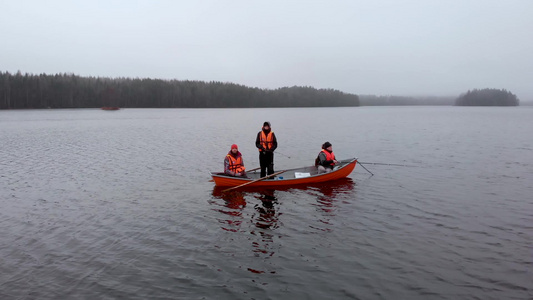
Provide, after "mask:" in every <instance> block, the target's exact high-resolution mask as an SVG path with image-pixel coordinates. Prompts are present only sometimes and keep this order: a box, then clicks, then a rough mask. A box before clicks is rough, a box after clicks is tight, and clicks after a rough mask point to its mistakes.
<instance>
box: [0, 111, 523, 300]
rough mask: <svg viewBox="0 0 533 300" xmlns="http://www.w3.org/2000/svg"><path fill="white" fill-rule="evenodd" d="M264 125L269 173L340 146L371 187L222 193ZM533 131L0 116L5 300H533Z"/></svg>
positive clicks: (369, 119) (453, 120)
mask: <svg viewBox="0 0 533 300" xmlns="http://www.w3.org/2000/svg"><path fill="white" fill-rule="evenodd" d="M264 121H270V122H271V123H272V127H273V130H274V132H275V133H276V136H277V138H278V142H279V148H278V151H277V154H276V156H275V169H276V170H281V169H285V168H293V167H299V166H304V165H311V164H312V163H313V162H314V159H315V157H316V155H317V153H318V152H319V151H320V145H321V144H322V143H324V142H325V141H330V142H331V143H332V144H333V149H334V151H335V153H336V155H337V157H338V158H342V159H345V158H350V157H358V158H359V160H360V161H361V162H363V165H364V166H365V167H366V168H367V169H368V170H369V171H371V172H372V173H374V176H370V174H369V173H368V172H367V171H365V170H364V169H363V168H361V166H357V167H356V168H355V170H354V172H353V173H352V174H351V175H350V177H349V178H347V179H346V180H341V181H338V182H334V183H331V184H327V185H315V186H309V187H306V188H292V189H290V188H289V189H287V188H285V189H278V190H244V191H237V192H234V193H230V194H228V195H225V194H222V193H220V189H216V188H215V187H214V184H213V182H210V179H211V178H210V176H209V173H208V172H209V171H219V170H222V168H223V159H224V156H225V154H226V153H227V151H229V148H230V145H231V144H233V143H236V144H238V145H239V148H240V151H241V152H242V153H243V155H244V162H245V164H246V166H247V168H248V169H251V168H255V167H257V166H258V152H257V150H256V148H255V145H254V142H255V137H256V134H257V132H258V131H259V130H260V127H261V125H262V123H263V122H264ZM321 121H323V123H320V122H321ZM532 130H533V107H509V108H503V107H499V108H493V107H358V108H357V107H356V108H291V109H124V110H120V111H101V110H90V109H87V110H28V111H0V141H1V143H0V206H1V210H0V226H1V229H0V262H1V263H0V298H1V299H531V298H533V200H532V199H533V196H532V195H533V188H532V186H533V135H532V134H531V132H532ZM385 163H388V164H400V165H405V166H389V165H383V164H385Z"/></svg>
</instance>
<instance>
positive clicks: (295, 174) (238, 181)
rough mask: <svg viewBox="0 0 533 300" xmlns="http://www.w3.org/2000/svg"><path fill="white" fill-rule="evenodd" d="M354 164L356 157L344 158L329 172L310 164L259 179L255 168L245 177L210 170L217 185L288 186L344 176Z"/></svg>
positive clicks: (348, 173) (351, 169)
mask: <svg viewBox="0 0 533 300" xmlns="http://www.w3.org/2000/svg"><path fill="white" fill-rule="evenodd" d="M356 164H357V158H351V159H345V160H341V161H339V164H338V165H337V166H335V168H334V169H333V171H331V172H329V173H322V174H318V171H317V168H316V167H315V166H310V167H301V168H296V169H289V170H283V171H278V172H275V173H274V174H276V176H273V177H272V178H268V179H263V180H258V179H261V174H260V173H259V172H257V170H255V171H253V172H247V173H246V175H247V177H245V178H243V177H233V176H229V175H226V174H224V173H220V172H211V176H212V177H213V181H214V182H215V185H217V186H227V187H232V186H238V185H242V184H246V186H249V187H254V186H263V187H268V186H270V187H273V186H289V185H298V184H312V183H320V182H326V181H332V180H337V179H341V178H345V177H347V176H348V175H350V173H352V171H353V169H354V168H355V165H356Z"/></svg>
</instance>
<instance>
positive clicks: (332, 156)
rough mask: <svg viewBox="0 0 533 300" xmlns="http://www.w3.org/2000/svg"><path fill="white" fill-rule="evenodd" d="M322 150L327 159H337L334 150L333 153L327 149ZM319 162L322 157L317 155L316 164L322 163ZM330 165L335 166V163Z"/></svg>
mask: <svg viewBox="0 0 533 300" xmlns="http://www.w3.org/2000/svg"><path fill="white" fill-rule="evenodd" d="M321 152H324V154H325V155H326V160H335V153H333V151H331V153H330V152H329V151H327V150H326V149H322V151H321ZM318 154H319V155H320V153H318ZM319 162H320V159H319V158H318V156H317V157H316V160H315V166H318V165H319V164H320V163H319ZM330 165H331V166H333V165H334V163H333V162H332V163H331V164H330Z"/></svg>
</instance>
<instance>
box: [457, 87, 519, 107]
mask: <svg viewBox="0 0 533 300" xmlns="http://www.w3.org/2000/svg"><path fill="white" fill-rule="evenodd" d="M519 103H520V100H519V99H518V98H517V97H516V95H514V94H512V93H511V92H509V91H507V90H504V89H502V90H498V89H482V90H478V89H474V90H472V91H468V92H466V93H465V94H462V95H461V96H459V97H458V98H457V99H456V100H455V105H459V106H518V105H519Z"/></svg>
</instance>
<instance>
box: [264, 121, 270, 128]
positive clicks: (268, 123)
mask: <svg viewBox="0 0 533 300" xmlns="http://www.w3.org/2000/svg"><path fill="white" fill-rule="evenodd" d="M265 126H268V127H272V126H270V122H265V123H263V127H265Z"/></svg>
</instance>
